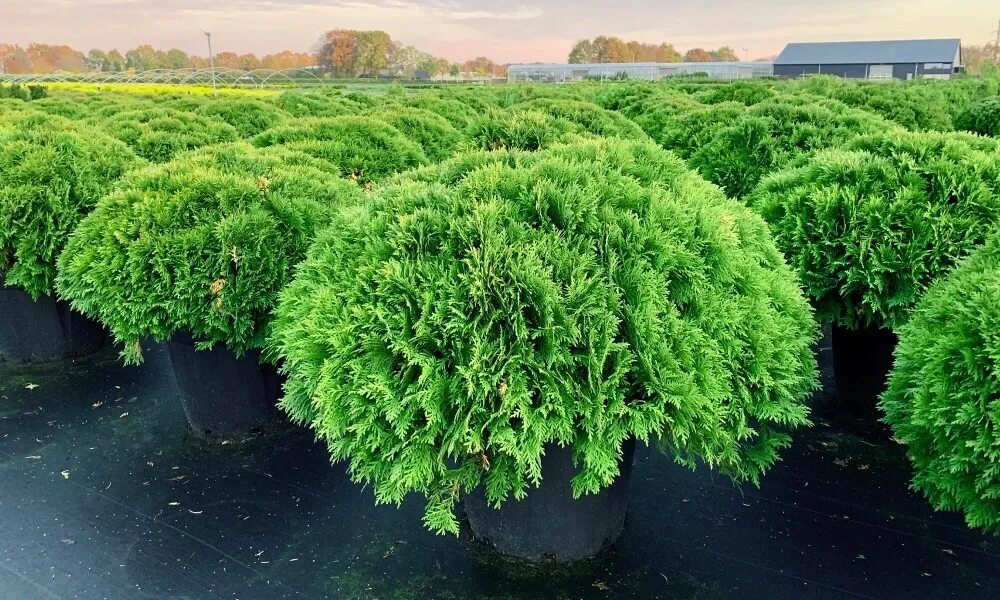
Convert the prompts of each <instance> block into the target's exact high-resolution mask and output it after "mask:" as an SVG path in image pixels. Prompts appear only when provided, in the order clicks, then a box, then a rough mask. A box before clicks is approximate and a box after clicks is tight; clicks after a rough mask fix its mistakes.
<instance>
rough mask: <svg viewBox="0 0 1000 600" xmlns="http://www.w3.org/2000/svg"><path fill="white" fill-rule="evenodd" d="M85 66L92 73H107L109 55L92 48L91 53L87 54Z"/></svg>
mask: <svg viewBox="0 0 1000 600" xmlns="http://www.w3.org/2000/svg"><path fill="white" fill-rule="evenodd" d="M84 64H86V65H87V68H88V69H90V70H91V71H107V70H108V55H107V54H106V53H105V52H104V51H103V50H99V49H97V48H91V50H90V52H88V53H87V58H86V59H84Z"/></svg>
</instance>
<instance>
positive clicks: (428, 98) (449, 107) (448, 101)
mask: <svg viewBox="0 0 1000 600" xmlns="http://www.w3.org/2000/svg"><path fill="white" fill-rule="evenodd" d="M399 102H401V103H402V104H403V105H404V106H409V107H412V108H422V109H424V110H427V111H430V112H432V113H434V114H436V115H439V116H441V117H444V118H445V119H446V120H447V121H448V122H449V123H450V124H451V125H452V126H454V127H455V128H456V129H458V130H462V129H463V128H464V127H465V126H466V125H468V124H469V122H470V121H472V120H473V119H474V118H476V116H477V115H478V114H479V111H478V110H476V109H475V108H473V107H472V106H469V105H468V104H465V103H464V102H461V101H460V100H456V99H454V98H447V97H443V96H441V95H439V94H436V93H431V92H421V93H419V94H414V95H413V96H407V97H406V98H404V99H402V100H400V101H399Z"/></svg>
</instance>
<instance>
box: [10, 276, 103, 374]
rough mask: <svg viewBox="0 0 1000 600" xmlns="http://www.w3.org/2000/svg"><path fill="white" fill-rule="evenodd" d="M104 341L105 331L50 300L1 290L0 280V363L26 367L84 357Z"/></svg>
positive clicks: (98, 325)
mask: <svg viewBox="0 0 1000 600" xmlns="http://www.w3.org/2000/svg"><path fill="white" fill-rule="evenodd" d="M106 341H107V333H106V332H105V331H104V328H103V327H102V326H101V325H100V324H98V323H96V322H94V321H91V320H90V319H88V318H87V317H85V316H83V315H81V314H80V313H78V312H76V311H74V310H72V309H71V308H70V307H69V304H68V303H66V302H63V301H62V300H57V299H55V298H54V297H52V296H40V297H39V298H38V300H34V299H32V297H31V295H30V294H28V292H26V291H24V290H22V289H21V288H16V287H4V283H3V279H2V278H0V363H2V362H8V363H26V362H42V361H51V360H60V359H66V358H73V357H77V356H83V355H85V354H90V353H92V352H96V351H97V350H100V349H101V348H102V347H103V346H104V344H105V342H106Z"/></svg>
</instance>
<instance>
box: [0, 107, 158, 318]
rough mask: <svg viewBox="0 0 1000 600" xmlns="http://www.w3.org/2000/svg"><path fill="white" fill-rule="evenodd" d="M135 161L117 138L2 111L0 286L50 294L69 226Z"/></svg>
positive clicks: (44, 118)
mask: <svg viewBox="0 0 1000 600" xmlns="http://www.w3.org/2000/svg"><path fill="white" fill-rule="evenodd" d="M141 162H142V161H141V160H139V159H138V158H137V157H136V156H135V154H133V153H132V151H131V150H129V149H128V147H127V146H125V145H124V144H122V143H121V142H118V141H116V140H114V139H111V138H110V137H108V136H107V135H105V134H103V133H101V132H100V131H97V130H95V129H91V128H89V127H85V126H82V125H74V124H73V123H71V122H70V121H68V120H66V119H63V118H61V117H57V116H54V115H46V114H42V113H12V114H5V115H4V116H3V117H0V282H2V283H0V285H3V284H6V285H9V286H17V287H21V288H23V289H25V290H27V291H28V293H30V294H31V295H32V296H35V297H37V296H40V295H43V294H51V293H52V292H53V291H54V290H55V278H56V258H57V257H58V256H59V252H60V251H61V250H62V248H63V246H64V245H65V244H66V240H67V238H68V237H69V235H70V232H72V231H73V229H74V227H76V225H77V223H78V222H79V221H80V219H81V218H83V216H84V215H86V214H87V213H88V212H90V211H91V210H92V209H93V208H94V205H96V204H97V200H98V199H99V198H100V197H101V196H102V195H104V194H105V193H106V192H107V191H108V190H109V189H110V188H111V187H112V186H113V185H114V183H115V181H116V180H118V178H120V177H121V176H122V175H123V174H124V173H125V172H126V171H127V170H129V169H131V168H134V167H136V166H138V165H139V164H140V163H141ZM0 318H4V317H2V316H0Z"/></svg>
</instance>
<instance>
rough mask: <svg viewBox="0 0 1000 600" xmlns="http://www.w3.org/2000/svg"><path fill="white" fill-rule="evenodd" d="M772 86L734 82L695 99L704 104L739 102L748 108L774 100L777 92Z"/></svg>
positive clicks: (751, 82)
mask: <svg viewBox="0 0 1000 600" xmlns="http://www.w3.org/2000/svg"><path fill="white" fill-rule="evenodd" d="M772 86H773V84H769V83H764V82H760V81H734V82H730V83H723V84H720V85H717V86H714V87H712V88H711V89H708V90H705V91H702V92H698V93H696V94H695V97H696V98H697V99H698V101H699V102H703V103H704V104H720V103H722V102H739V103H740V104H746V105H747V106H750V105H752V104H758V103H760V102H764V101H765V100H770V99H771V98H774V97H775V96H776V95H777V94H778V92H776V91H775V90H774V88H773V87H772Z"/></svg>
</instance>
